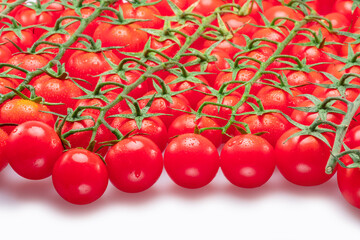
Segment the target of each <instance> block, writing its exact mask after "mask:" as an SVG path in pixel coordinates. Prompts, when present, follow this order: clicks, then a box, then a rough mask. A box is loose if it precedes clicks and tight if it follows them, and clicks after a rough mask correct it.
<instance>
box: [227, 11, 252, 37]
mask: <svg viewBox="0 0 360 240" xmlns="http://www.w3.org/2000/svg"><path fill="white" fill-rule="evenodd" d="M221 18H222V20H223V21H224V23H225V24H226V25H227V27H228V28H230V29H231V30H232V31H234V32H236V34H239V35H242V34H245V35H247V36H249V37H252V36H253V34H254V33H255V32H256V31H257V30H258V29H257V28H256V27H254V26H252V25H250V24H249V23H251V24H254V25H256V24H258V23H257V21H256V20H255V19H254V18H252V17H251V16H238V15H236V14H233V13H226V14H224V15H222V16H221Z"/></svg>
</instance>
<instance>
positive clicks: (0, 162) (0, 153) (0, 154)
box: [0, 128, 9, 172]
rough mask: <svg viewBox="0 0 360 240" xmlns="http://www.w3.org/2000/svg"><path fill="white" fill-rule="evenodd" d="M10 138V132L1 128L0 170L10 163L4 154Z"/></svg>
mask: <svg viewBox="0 0 360 240" xmlns="http://www.w3.org/2000/svg"><path fill="white" fill-rule="evenodd" d="M8 138H9V136H8V134H7V133H6V132H5V131H4V130H2V129H1V128H0V172H1V170H3V169H4V168H5V167H6V166H7V165H8V162H7V159H6V158H5V156H4V150H5V149H6V144H7V139H8Z"/></svg>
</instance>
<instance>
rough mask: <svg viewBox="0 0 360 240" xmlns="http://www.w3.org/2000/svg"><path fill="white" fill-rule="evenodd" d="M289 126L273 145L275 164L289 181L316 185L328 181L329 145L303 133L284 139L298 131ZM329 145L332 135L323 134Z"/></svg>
mask: <svg viewBox="0 0 360 240" xmlns="http://www.w3.org/2000/svg"><path fill="white" fill-rule="evenodd" d="M299 131H300V130H299V129H297V128H291V129H289V130H288V131H287V132H285V133H284V134H283V135H282V136H281V137H280V138H279V140H278V142H277V144H276V147H275V158H276V166H277V168H278V169H279V170H280V172H281V174H282V175H283V176H284V177H285V178H286V179H287V180H288V181H290V182H292V183H294V184H296V185H300V186H316V185H320V184H322V183H325V182H326V181H328V180H329V179H330V178H331V177H332V176H333V175H334V173H333V174H326V173H325V166H326V163H327V161H328V159H329V157H330V147H329V146H327V145H326V144H325V143H324V142H322V141H321V140H319V139H318V138H315V137H313V136H309V135H304V136H297V137H293V138H290V139H289V140H288V141H286V142H285V140H286V139H287V138H288V137H290V136H291V135H293V134H295V133H297V132H299ZM324 137H326V138H327V140H328V141H329V143H330V145H331V143H332V141H333V140H332V139H333V136H332V135H330V134H324Z"/></svg>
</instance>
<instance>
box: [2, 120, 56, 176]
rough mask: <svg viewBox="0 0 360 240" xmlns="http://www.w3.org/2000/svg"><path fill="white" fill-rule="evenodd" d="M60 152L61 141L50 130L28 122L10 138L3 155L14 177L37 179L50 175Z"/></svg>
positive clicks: (18, 127)
mask: <svg viewBox="0 0 360 240" xmlns="http://www.w3.org/2000/svg"><path fill="white" fill-rule="evenodd" d="M62 151H63V147H62V144H61V140H60V138H59V136H58V135H57V134H56V132H55V130H54V129H53V128H51V127H50V126H49V125H47V124H45V123H42V122H39V121H27V122H24V123H22V124H20V125H18V126H17V127H16V128H15V129H14V130H13V131H12V132H11V134H10V135H9V138H8V140H7V145H6V148H5V149H4V156H5V158H6V160H7V161H8V162H9V164H10V166H11V167H12V169H14V171H15V172H16V173H17V174H19V175H20V176H22V177H24V178H27V179H32V180H38V179H44V178H47V177H49V176H50V175H51V173H52V169H53V166H54V164H55V161H56V160H57V159H58V158H59V156H60V155H61V154H62Z"/></svg>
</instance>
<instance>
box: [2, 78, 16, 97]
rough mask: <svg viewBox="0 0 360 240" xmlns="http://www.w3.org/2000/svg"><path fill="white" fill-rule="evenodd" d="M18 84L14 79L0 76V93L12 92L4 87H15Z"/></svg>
mask: <svg viewBox="0 0 360 240" xmlns="http://www.w3.org/2000/svg"><path fill="white" fill-rule="evenodd" d="M18 85H19V84H18V83H17V81H16V80H15V79H14V80H12V79H10V78H0V94H7V93H9V92H12V90H11V89H9V88H6V87H11V88H16V87H17V86H18Z"/></svg>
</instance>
